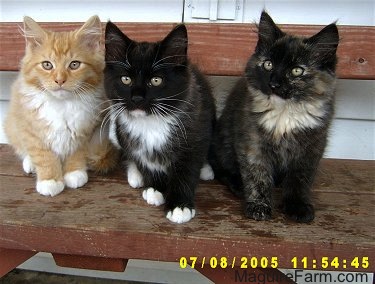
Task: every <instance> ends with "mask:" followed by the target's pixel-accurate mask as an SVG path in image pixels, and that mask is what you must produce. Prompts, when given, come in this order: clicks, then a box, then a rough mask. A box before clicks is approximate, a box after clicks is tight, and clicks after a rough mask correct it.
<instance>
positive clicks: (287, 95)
mask: <svg viewBox="0 0 375 284" xmlns="http://www.w3.org/2000/svg"><path fill="white" fill-rule="evenodd" d="M258 28H259V40H258V43H257V46H256V49H255V53H254V54H253V55H252V56H251V58H250V59H249V61H248V63H247V67H246V71H245V77H244V78H242V79H240V80H239V82H238V83H237V85H236V86H235V87H234V89H233V90H232V92H231V94H230V96H229V97H228V99H227V102H226V106H225V109H224V111H223V114H222V116H221V118H220V119H219V121H218V127H217V128H216V130H215V134H214V143H213V149H214V154H215V156H216V157H215V158H214V159H213V161H212V165H213V168H214V171H215V176H217V177H218V178H221V180H222V181H223V182H225V183H226V184H228V185H229V187H230V189H231V190H232V191H233V192H234V193H236V194H237V195H239V196H241V197H243V198H244V200H245V214H246V216H247V217H249V218H253V219H255V220H266V219H269V218H271V213H272V196H271V192H272V188H273V187H274V186H277V185H280V186H281V187H282V191H283V200H282V208H283V211H284V212H285V213H286V214H287V215H288V216H289V217H290V218H291V219H294V220H296V221H298V222H310V221H312V220H313V219H314V207H313V205H312V203H311V200H310V189H311V185H312V182H313V179H314V176H315V172H316V170H317V166H318V163H319V160H320V159H321V157H322V155H323V152H324V148H325V146H326V142H327V133H328V128H329V125H330V122H331V119H332V115H333V111H334V88H335V66H336V49H337V45H338V41H339V36H338V30H337V27H336V25H335V24H331V25H328V26H326V27H325V28H324V29H322V30H321V31H320V32H319V33H317V34H316V35H314V36H312V37H310V38H301V37H296V36H292V35H288V34H286V33H284V32H282V31H281V30H280V29H279V28H278V27H277V26H276V25H275V23H274V22H273V21H272V19H271V18H270V16H269V15H268V14H267V13H266V12H263V13H262V15H261V19H260V23H259V27H258Z"/></svg>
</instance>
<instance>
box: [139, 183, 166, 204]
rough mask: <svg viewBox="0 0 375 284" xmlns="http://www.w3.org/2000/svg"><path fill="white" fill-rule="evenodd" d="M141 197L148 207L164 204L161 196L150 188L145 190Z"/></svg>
mask: <svg viewBox="0 0 375 284" xmlns="http://www.w3.org/2000/svg"><path fill="white" fill-rule="evenodd" d="M142 197H143V199H144V200H146V202H147V204H150V205H155V206H159V205H162V204H164V203H165V199H164V196H163V194H162V193H161V192H159V191H157V190H155V189H154V188H152V187H149V188H147V189H145V190H144V191H143V193H142Z"/></svg>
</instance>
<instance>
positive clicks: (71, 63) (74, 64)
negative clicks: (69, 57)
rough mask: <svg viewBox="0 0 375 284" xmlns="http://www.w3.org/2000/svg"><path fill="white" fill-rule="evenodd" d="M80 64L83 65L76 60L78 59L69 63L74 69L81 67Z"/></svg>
mask: <svg viewBox="0 0 375 284" xmlns="http://www.w3.org/2000/svg"><path fill="white" fill-rule="evenodd" d="M79 66H81V62H79V61H76V60H75V61H72V62H70V64H69V68H70V69H72V70H77V69H78V68H79Z"/></svg>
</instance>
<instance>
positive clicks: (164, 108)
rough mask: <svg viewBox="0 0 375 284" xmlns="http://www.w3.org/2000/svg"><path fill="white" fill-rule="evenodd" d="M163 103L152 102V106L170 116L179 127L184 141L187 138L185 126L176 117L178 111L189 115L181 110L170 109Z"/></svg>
mask: <svg viewBox="0 0 375 284" xmlns="http://www.w3.org/2000/svg"><path fill="white" fill-rule="evenodd" d="M163 105H165V104H161V103H158V104H154V106H155V107H156V108H157V109H158V110H160V111H161V112H163V113H164V114H165V115H166V116H169V117H170V118H172V119H173V120H174V122H175V125H176V126H177V127H178V128H179V129H180V131H181V133H182V135H183V138H184V139H185V141H186V140H187V134H186V128H185V125H184V124H183V122H182V121H181V119H180V118H179V117H178V114H179V113H182V114H186V115H187V116H188V117H189V118H190V116H189V115H188V114H187V113H185V112H183V111H181V112H177V111H175V110H171V109H169V108H168V107H167V106H169V105H165V106H163Z"/></svg>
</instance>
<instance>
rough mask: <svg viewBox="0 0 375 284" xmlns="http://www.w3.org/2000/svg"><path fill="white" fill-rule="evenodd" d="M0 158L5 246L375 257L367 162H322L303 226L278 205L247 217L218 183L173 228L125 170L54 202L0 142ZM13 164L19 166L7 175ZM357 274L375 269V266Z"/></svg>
mask: <svg viewBox="0 0 375 284" xmlns="http://www.w3.org/2000/svg"><path fill="white" fill-rule="evenodd" d="M0 156H1V157H2V160H1V164H0V177H1V194H0V216H1V218H0V247H3V248H10V249H23V250H35V251H46V252H53V253H61V254H74V255H88V256H96V257H108V258H120V259H149V260H162V261H178V260H179V258H180V257H181V256H186V257H190V256H197V257H199V259H200V260H202V258H203V257H206V258H208V257H211V256H216V257H221V256H226V257H228V258H230V259H232V258H233V257H236V258H237V259H238V260H239V259H240V257H242V256H246V257H252V256H256V257H259V258H260V257H271V256H277V257H278V260H279V267H280V268H291V267H292V264H291V259H292V258H293V257H295V256H297V257H298V258H299V259H302V257H305V256H306V257H308V258H313V257H315V256H319V257H321V256H327V257H330V258H331V259H333V258H334V257H340V259H344V258H346V259H352V258H353V257H355V256H358V257H360V258H361V257H373V256H374V255H375V241H374V235H375V232H374V226H373V224H374V214H373V211H372V210H370V208H373V206H374V199H375V192H374V178H373V177H374V172H375V162H373V161H351V160H322V162H321V166H320V171H319V174H318V177H317V180H316V182H315V185H314V194H313V198H314V203H315V205H316V218H315V220H314V222H313V223H312V224H309V225H308V224H297V223H294V222H291V221H288V220H286V219H285V217H284V215H282V214H281V213H280V212H279V211H278V210H276V212H275V214H274V218H273V219H272V220H271V221H268V222H257V221H254V220H249V219H247V218H245V217H244V216H243V214H242V210H241V201H240V200H239V199H237V198H235V197H233V196H232V194H231V193H229V192H228V190H227V189H226V188H225V187H224V186H222V185H219V184H218V183H216V182H204V183H203V182H202V183H201V184H200V186H199V188H198V189H197V196H196V204H197V205H196V206H197V216H196V217H195V218H194V219H193V220H192V221H191V222H189V223H187V224H183V225H176V224H172V223H170V222H169V221H168V220H167V219H166V218H165V214H164V212H163V209H162V208H161V207H151V206H149V205H147V204H146V202H145V201H144V200H143V199H142V197H141V191H140V190H135V189H131V188H130V187H129V185H128V184H127V182H126V181H125V179H124V178H120V176H121V175H123V173H120V172H117V173H114V174H113V175H114V176H113V178H112V177H111V176H109V177H108V176H107V177H101V176H95V175H93V174H91V177H90V181H89V183H88V184H87V185H86V186H85V187H84V188H82V189H79V190H70V189H66V190H65V191H64V192H63V193H62V194H60V195H58V196H55V197H53V198H51V197H44V196H41V195H39V194H38V193H37V192H36V191H35V185H34V183H35V178H34V177H30V176H26V175H23V174H22V173H21V170H20V168H21V163H20V162H18V163H15V162H14V161H15V159H16V158H15V157H14V155H13V154H12V152H11V151H10V150H9V147H8V146H5V145H2V146H1V147H0ZM11 161H13V162H12V164H16V166H17V167H19V169H18V170H17V172H16V171H14V172H13V173H11V172H10V171H9V168H10V163H11ZM340 180H341V182H340ZM276 191H277V190H276ZM277 192H278V191H277ZM279 200H280V194H279V193H278V194H276V203H278V201H279ZM239 264H240V262H238V265H239ZM300 268H302V267H300ZM310 268H311V267H310ZM354 270H355V271H373V270H374V264H373V263H371V262H370V267H368V268H361V267H360V268H359V269H358V270H357V269H354Z"/></svg>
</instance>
